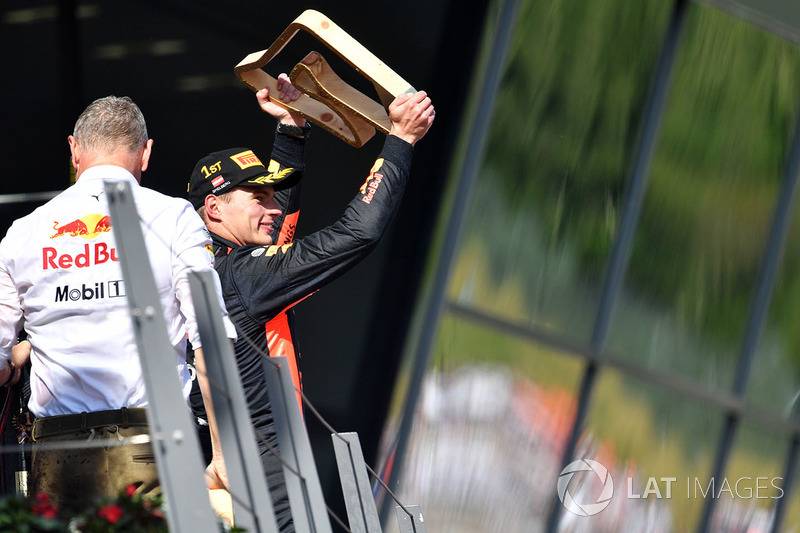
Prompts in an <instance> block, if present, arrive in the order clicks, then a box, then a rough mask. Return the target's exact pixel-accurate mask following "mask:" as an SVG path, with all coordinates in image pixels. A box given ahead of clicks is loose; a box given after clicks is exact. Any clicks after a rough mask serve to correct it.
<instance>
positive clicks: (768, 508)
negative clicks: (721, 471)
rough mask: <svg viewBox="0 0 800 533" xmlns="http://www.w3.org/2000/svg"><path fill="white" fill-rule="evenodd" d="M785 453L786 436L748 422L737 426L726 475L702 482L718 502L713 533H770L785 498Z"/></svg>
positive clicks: (786, 450) (786, 445)
mask: <svg viewBox="0 0 800 533" xmlns="http://www.w3.org/2000/svg"><path fill="white" fill-rule="evenodd" d="M787 452H788V437H787V436H786V435H785V434H779V433H774V432H771V431H767V430H765V429H764V428H762V427H758V426H754V425H751V424H747V423H745V424H742V425H741V426H740V427H739V429H738V431H737V433H736V437H735V440H734V446H733V451H732V453H731V457H730V460H729V462H728V468H727V470H726V472H725V476H724V477H723V478H722V479H721V480H720V479H714V480H713V482H712V481H711V480H707V481H705V482H706V487H705V491H706V492H708V491H709V490H711V491H713V493H714V495H715V497H716V499H717V501H716V507H715V511H714V518H713V519H712V523H711V530H712V531H769V527H771V525H772V521H773V520H774V510H775V504H776V503H777V500H778V499H780V498H782V497H783V495H784V492H783V489H782V487H783V485H784V482H783V475H784V472H783V471H784V468H785V462H786V455H787ZM698 485H699V484H698ZM701 494H702V493H701ZM787 518H788V516H787ZM784 523H785V524H790V523H795V524H796V523H797V522H792V521H786V522H784Z"/></svg>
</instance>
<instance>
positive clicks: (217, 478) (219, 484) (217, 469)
mask: <svg viewBox="0 0 800 533" xmlns="http://www.w3.org/2000/svg"><path fill="white" fill-rule="evenodd" d="M206 487H207V488H208V489H209V490H214V489H226V490H227V488H228V473H227V471H226V470H225V461H224V460H223V459H222V457H213V458H212V459H211V463H209V465H208V466H207V467H206Z"/></svg>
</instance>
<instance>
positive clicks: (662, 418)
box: [564, 370, 722, 531]
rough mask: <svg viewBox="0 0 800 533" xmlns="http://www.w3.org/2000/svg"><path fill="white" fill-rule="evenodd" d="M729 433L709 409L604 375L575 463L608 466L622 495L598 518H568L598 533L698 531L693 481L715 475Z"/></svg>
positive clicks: (614, 374)
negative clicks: (716, 460) (721, 442)
mask: <svg viewBox="0 0 800 533" xmlns="http://www.w3.org/2000/svg"><path fill="white" fill-rule="evenodd" d="M721 427H722V416H721V415H720V414H719V412H718V411H717V410H716V409H714V408H713V407H712V406H710V405H708V404H704V403H700V402H697V401H693V400H690V399H687V398H686V397H685V396H681V395H676V394H674V393H672V392H669V391H666V390H664V389H661V388H659V387H657V386H655V385H652V384H649V383H645V382H641V381H638V380H634V379H632V378H629V377H626V376H624V375H622V374H620V373H618V372H616V371H613V370H607V371H604V372H603V373H602V375H601V376H600V378H599V379H598V382H597V387H596V391H595V395H594V401H593V403H592V407H591V411H590V413H589V416H588V418H587V432H586V434H584V436H583V438H582V442H581V445H580V447H579V448H578V453H577V454H576V457H575V459H576V460H580V459H585V458H594V460H597V461H599V462H600V463H602V464H603V465H604V466H605V467H606V468H607V469H608V471H609V473H610V474H611V475H612V477H613V479H614V496H613V498H612V500H611V503H610V505H609V506H608V508H607V509H605V510H604V511H603V512H601V513H598V514H597V515H595V516H588V517H579V516H577V515H575V514H574V513H570V512H568V511H567V512H566V513H564V516H565V517H567V518H566V519H568V520H571V521H573V522H574V523H575V524H576V525H578V524H580V525H583V526H586V527H589V526H591V528H592V529H591V530H592V531H601V530H602V531H694V530H695V528H696V526H697V522H698V520H699V517H700V513H701V511H702V501H701V499H698V498H695V497H692V496H691V495H690V488H693V483H692V481H691V480H693V479H694V478H699V479H701V480H704V479H706V478H708V477H709V476H710V472H711V469H712V465H713V461H714V456H715V453H716V448H717V441H718V439H719V434H720V429H721ZM590 496H591V495H588V494H587V495H586V496H585V498H590ZM588 530H589V529H584V531H588Z"/></svg>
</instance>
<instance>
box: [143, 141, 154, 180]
mask: <svg viewBox="0 0 800 533" xmlns="http://www.w3.org/2000/svg"><path fill="white" fill-rule="evenodd" d="M152 153H153V139H147V143H145V146H144V150H143V151H142V161H141V168H142V172H144V171H145V170H147V165H149V164H150V154H152Z"/></svg>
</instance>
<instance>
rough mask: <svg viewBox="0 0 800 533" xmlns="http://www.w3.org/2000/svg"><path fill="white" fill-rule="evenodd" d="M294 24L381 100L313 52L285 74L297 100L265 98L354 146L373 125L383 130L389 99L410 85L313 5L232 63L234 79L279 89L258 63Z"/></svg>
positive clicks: (279, 47) (266, 58)
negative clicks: (257, 48) (272, 37)
mask: <svg viewBox="0 0 800 533" xmlns="http://www.w3.org/2000/svg"><path fill="white" fill-rule="evenodd" d="M300 30H303V31H306V32H308V33H309V34H311V35H313V36H314V37H315V38H317V39H318V40H319V41H320V42H322V43H323V44H325V45H326V46H327V47H328V48H330V49H331V50H333V51H334V52H336V53H337V54H338V55H339V56H340V57H341V58H342V59H344V61H346V62H347V63H348V64H349V65H350V66H352V67H353V68H354V69H355V70H356V72H358V73H359V74H361V75H362V76H364V77H365V78H367V79H368V80H369V81H370V82H371V83H372V85H373V86H374V87H375V89H376V91H377V92H378V97H379V98H380V101H381V103H378V102H376V101H375V100H373V99H371V98H370V97H368V96H366V95H364V94H363V93H361V92H359V91H358V90H356V89H355V88H353V87H352V86H350V85H348V84H347V83H345V82H344V81H342V80H341V79H340V78H339V77H338V76H337V75H336V73H334V72H333V69H331V68H330V65H329V64H328V62H327V61H325V59H324V58H323V57H322V55H321V54H320V53H319V52H311V53H309V54H308V55H307V56H306V57H305V58H304V59H303V60H302V61H301V62H300V63H298V64H297V65H296V66H295V67H294V69H292V72H291V73H290V75H289V77H290V79H291V80H292V83H293V84H294V85H295V87H297V88H298V89H299V90H300V91H301V92H302V93H303V94H301V95H300V97H299V98H298V99H297V100H294V101H293V102H290V103H286V102H283V101H282V100H280V99H279V98H273V97H272V96H270V100H271V101H272V102H274V103H275V104H277V105H280V106H281V107H284V108H286V109H288V110H289V111H291V112H293V113H296V114H298V115H300V116H302V117H304V118H305V119H306V120H308V121H310V122H312V123H314V124H316V125H318V126H320V127H322V128H324V129H326V130H327V131H329V132H330V133H332V134H334V135H336V136H337V137H339V138H340V139H342V140H343V141H345V142H346V143H348V144H350V145H352V146H355V147H356V148H359V147H361V146H363V145H364V143H366V142H367V141H368V140H369V139H370V138H372V136H373V135H374V134H375V130H376V129H377V130H378V131H380V132H381V133H384V134H387V133H389V129H390V128H391V122H390V121H389V116H388V113H387V112H386V108H387V107H388V105H389V103H391V101H392V100H393V99H394V98H395V97H396V96H397V95H399V94H402V93H414V92H416V90H415V89H414V88H413V87H412V86H411V84H409V83H408V82H407V81H405V80H404V79H403V78H401V77H400V76H398V75H397V74H396V73H395V72H394V71H393V70H392V69H390V68H389V67H388V66H387V65H386V64H385V63H383V62H382V61H381V60H380V59H378V58H377V57H376V56H375V55H374V54H372V52H370V51H369V50H367V49H366V48H364V46H362V45H361V43H359V42H358V41H356V40H355V39H353V38H352V37H351V36H350V35H348V34H347V33H346V32H345V31H344V30H342V29H341V28H340V27H339V26H337V25H336V24H334V23H333V21H331V20H330V19H329V18H327V17H326V16H325V15H323V14H322V13H320V12H319V11H315V10H313V9H308V10H306V11H304V12H303V13H302V14H300V16H299V17H297V18H296V19H295V20H294V22H292V23H291V24H290V25H289V27H288V28H286V29H285V30H284V31H283V33H281V34H280V35H279V36H278V38H277V39H276V40H275V42H273V43H272V45H271V46H270V47H269V48H267V49H266V50H261V51H260V52H253V53H252V54H249V55H248V56H247V57H245V58H244V59H243V60H242V61H240V62H239V64H238V65H236V67H235V68H234V73H235V74H236V76H237V77H238V78H239V80H241V81H242V82H243V83H244V84H245V85H247V86H248V87H250V88H251V89H252V90H253V91H259V90H261V89H263V88H264V87H269V90H270V94H271V95H272V94H274V95H277V94H279V92H278V89H277V83H278V81H277V80H276V79H275V78H273V77H272V76H270V75H269V74H267V73H266V72H264V71H263V70H262V67H264V66H265V65H266V64H267V63H269V62H270V61H272V59H274V58H275V56H277V55H278V54H279V53H280V52H281V50H283V48H284V47H285V46H286V44H287V43H288V42H289V41H290V40H291V39H292V38H293V37H294V36H295V35H296V34H297V32H298V31H300Z"/></svg>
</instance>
